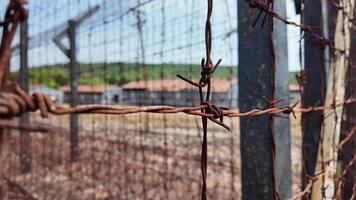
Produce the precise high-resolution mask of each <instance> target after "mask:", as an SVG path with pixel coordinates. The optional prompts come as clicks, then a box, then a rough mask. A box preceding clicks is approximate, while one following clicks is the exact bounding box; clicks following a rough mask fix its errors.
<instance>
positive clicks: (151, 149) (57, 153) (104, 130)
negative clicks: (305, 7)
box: [1, 113, 301, 199]
mask: <svg viewBox="0 0 356 200" xmlns="http://www.w3.org/2000/svg"><path fill="white" fill-rule="evenodd" d="M32 122H33V123H38V122H39V119H38V116H37V115H36V114H34V115H33V116H32ZM41 123H44V124H47V125H50V126H51V127H52V128H53V130H51V133H50V134H43V133H32V134H31V135H32V143H31V146H32V163H33V166H32V171H31V172H30V173H27V174H21V173H20V171H19V168H20V161H19V153H20V146H19V134H18V133H14V132H12V134H6V141H8V142H7V143H6V144H5V145H4V147H3V149H4V151H3V152H4V153H3V154H2V156H1V163H3V165H2V167H1V168H2V171H3V174H5V176H6V177H7V178H8V179H9V180H11V182H12V183H16V184H17V185H19V186H20V187H21V188H22V189H24V190H25V191H26V192H27V193H28V194H31V195H32V196H33V197H34V198H38V199H141V198H142V199H196V198H197V197H198V196H199V195H200V194H199V190H200V188H199V182H200V148H201V143H200V137H201V127H200V118H199V117H193V116H186V115H184V114H172V115H157V114H145V113H144V114H132V115H126V116H99V115H81V116H80V125H79V126H80V146H79V152H80V158H79V160H77V161H75V162H71V161H70V143H69V141H70V134H69V130H68V129H67V128H65V127H68V124H69V118H68V117H51V118H49V119H46V120H45V121H44V120H41ZM226 123H227V124H228V125H230V127H231V128H232V131H231V133H229V132H227V131H225V130H224V129H223V128H220V127H218V126H216V125H214V124H212V123H210V124H209V139H208V155H209V156H208V194H209V196H210V199H240V187H241V186H240V151H239V143H240V142H239V131H238V130H239V120H238V119H236V118H235V119H233V120H230V119H226ZM291 133H292V141H291V145H292V150H291V155H292V170H293V192H294V193H296V192H298V191H299V190H300V186H299V185H300V178H299V177H300V170H301V169H300V161H301V153H300V152H301V135H300V119H299V116H298V117H297V119H293V118H292V119H291Z"/></svg>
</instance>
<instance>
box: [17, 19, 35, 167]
mask: <svg viewBox="0 0 356 200" xmlns="http://www.w3.org/2000/svg"><path fill="white" fill-rule="evenodd" d="M20 87H21V88H22V90H23V91H25V92H26V93H28V92H29V73H28V22H27V20H25V21H23V22H22V23H21V24H20ZM20 121H21V124H28V123H29V115H28V113H25V114H23V115H22V116H21V118H20ZM20 162H21V165H20V168H21V169H20V170H21V172H22V173H27V172H30V171H31V168H32V164H31V162H32V156H31V135H30V133H29V132H28V131H25V130H22V131H21V136H20Z"/></svg>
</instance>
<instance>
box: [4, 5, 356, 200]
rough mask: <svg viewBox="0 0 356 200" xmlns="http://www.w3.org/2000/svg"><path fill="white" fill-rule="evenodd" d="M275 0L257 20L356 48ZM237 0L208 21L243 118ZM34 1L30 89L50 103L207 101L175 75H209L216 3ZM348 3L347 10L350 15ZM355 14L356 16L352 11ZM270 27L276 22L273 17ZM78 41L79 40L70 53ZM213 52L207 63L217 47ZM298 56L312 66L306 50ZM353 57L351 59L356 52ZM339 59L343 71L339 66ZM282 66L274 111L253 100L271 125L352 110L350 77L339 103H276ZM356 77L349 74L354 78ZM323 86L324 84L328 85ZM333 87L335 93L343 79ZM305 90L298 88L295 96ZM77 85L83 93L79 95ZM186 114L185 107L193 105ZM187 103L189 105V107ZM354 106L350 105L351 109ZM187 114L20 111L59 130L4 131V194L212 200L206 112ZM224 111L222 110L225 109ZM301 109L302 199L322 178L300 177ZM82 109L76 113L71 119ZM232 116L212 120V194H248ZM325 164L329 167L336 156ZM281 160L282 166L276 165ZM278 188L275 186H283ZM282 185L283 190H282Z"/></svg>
mask: <svg viewBox="0 0 356 200" xmlns="http://www.w3.org/2000/svg"><path fill="white" fill-rule="evenodd" d="M208 2H210V1H208ZM266 2H267V3H266ZM266 2H264V1H253V0H251V1H248V3H249V5H250V8H251V9H253V8H258V9H259V10H260V14H259V15H258V16H259V17H257V19H256V23H255V24H254V25H256V24H257V22H259V21H262V25H261V26H264V25H265V26H267V25H266V24H264V23H265V20H266V17H267V18H268V20H271V19H273V18H275V19H278V20H280V21H282V22H284V23H286V24H290V25H292V26H296V27H297V28H300V29H301V30H302V31H303V33H304V34H305V35H308V34H309V36H310V37H312V38H313V39H315V40H316V41H317V42H319V43H320V44H321V46H322V48H321V52H322V51H324V48H325V46H328V47H329V48H330V49H331V51H330V52H329V53H333V54H335V55H334V56H332V59H335V60H336V59H339V58H338V56H339V54H340V55H343V56H345V55H347V53H348V52H345V51H343V50H342V49H337V48H335V46H333V45H332V44H331V42H329V41H327V40H324V39H325V38H323V37H321V36H320V35H318V34H316V33H314V32H313V31H314V30H313V29H312V28H313V27H308V26H306V25H304V24H303V23H302V24H301V25H298V24H295V23H292V22H289V21H287V20H286V19H283V18H281V17H280V16H278V15H277V14H276V13H274V12H273V11H272V10H269V9H270V7H271V6H270V4H271V2H270V1H266ZM236 4H237V3H236V2H235V1H233V0H222V1H219V2H216V3H215V4H214V17H213V18H212V27H211V28H212V32H213V33H214V34H213V38H212V45H213V48H212V55H213V58H212V59H213V60H214V61H215V60H217V59H218V58H223V63H222V64H221V66H220V67H219V70H218V71H216V72H215V74H214V77H213V78H212V79H211V80H212V83H213V84H212V88H211V99H212V102H213V103H214V104H213V105H215V104H216V105H219V106H220V105H221V106H223V107H227V108H230V109H231V110H229V111H226V112H225V113H223V114H222V115H224V114H225V115H228V116H230V117H232V116H235V117H237V116H241V115H240V114H241V113H238V114H236V113H233V112H234V111H235V112H238V110H237V108H238V101H237V96H238V95H237V94H238V86H237V79H236V77H237V54H238V52H237V45H236V44H237V32H238V29H237V16H238V15H237V9H236V8H237V5H236ZM6 6H7V2H5V1H3V2H1V3H0V10H1V11H2V12H5V9H6ZM334 6H336V4H335V5H334ZM350 6H351V3H350ZM353 6H354V5H353ZM272 7H273V6H272ZM27 8H28V13H29V16H28V27H29V29H28V43H29V45H28V47H29V50H28V65H29V67H30V70H29V82H30V85H29V93H31V94H32V93H34V92H41V93H44V94H46V95H47V96H48V97H49V98H50V99H51V100H52V101H54V102H56V103H58V104H59V105H65V106H68V107H69V106H76V104H77V103H78V104H101V105H115V106H116V107H115V109H119V108H121V107H122V108H126V107H128V106H155V105H170V106H177V107H189V106H199V105H201V104H203V103H202V101H201V100H200V98H199V90H198V89H197V88H196V87H193V86H190V85H189V84H186V83H185V82H184V81H182V80H179V79H178V78H177V77H176V75H177V74H179V75H181V77H187V78H188V79H190V80H194V81H199V79H200V78H201V77H203V76H204V75H203V74H201V71H203V70H202V68H201V64H200V63H199V61H200V59H201V58H202V57H204V56H205V50H204V49H205V47H206V48H208V47H207V46H209V45H207V44H206V43H207V42H206V40H204V37H206V33H205V35H204V31H202V30H204V27H206V26H207V25H206V23H205V18H206V10H207V9H208V7H207V4H206V3H205V2H200V1H189V0H184V1H181V0H171V1H165V0H130V1H114V0H92V1H79V0H63V1H46V0H31V1H30V2H29V4H28V6H27ZM340 9H347V8H340ZM261 13H263V14H265V17H264V19H262V18H261V17H260V16H262V14H261ZM345 13H346V11H345ZM345 13H343V15H345V16H343V17H349V16H347V15H346V14H345ZM208 16H209V15H208ZM349 21H350V23H351V24H352V23H353V21H354V19H349ZM71 25H73V26H71ZM254 25H253V26H254ZM268 26H270V24H268ZM71 27H72V28H73V27H75V28H74V29H70V28H71ZM345 27H346V26H345ZM68 28H69V29H68ZM269 28H270V30H272V26H270V27H269ZM333 28H335V27H333ZM350 29H351V31H353V29H352V28H350ZM68 30H72V31H73V30H74V34H73V35H70V32H71V31H68ZM343 34H344V35H343V37H345V33H343ZM305 35H304V36H303V37H305ZM73 41H75V42H74V43H75V44H76V45H75V49H74V51H71V50H70V49H71V48H72V50H73V47H74V46H72V44H73ZM13 43H14V45H13V47H12V50H13V55H12V58H11V62H10V68H11V73H10V75H11V79H12V80H16V81H21V77H20V72H19V69H20V65H21V56H20V50H21V48H20V35H19V34H18V35H16V36H15V39H14V42H13ZM272 43H273V42H272ZM300 49H302V46H301V47H300ZM207 51H208V50H207ZM272 51H274V49H273V48H272ZM2 53H3V52H2ZM301 53H303V52H301ZM338 53H339V54H338ZM273 54H274V52H273ZM68 57H71V59H69V58H68ZM73 57H75V59H73ZM207 57H208V58H206V59H207V60H208V61H209V59H210V55H209V56H207ZM274 59H275V58H273V59H272V60H274ZM348 59H350V60H351V58H349V57H347V59H345V60H348ZM73 60H75V62H73ZM208 61H207V63H208ZM301 62H302V64H304V63H303V60H302V61H301ZM323 62H324V61H323ZM330 62H331V61H330ZM345 62H346V61H345ZM350 62H351V61H350ZM346 63H347V62H346ZM203 64H204V63H203ZM209 64H210V63H208V64H206V65H209ZM272 65H273V64H272ZM73 66H75V69H76V70H78V77H77V78H78V80H77V83H75V81H73V80H72V79H73V78H75V77H73V75H72V72H73V69H74V68H73ZM350 66H351V69H352V67H353V66H352V62H351V64H350ZM303 67H304V66H303ZM330 69H331V70H335V71H334V72H336V67H334V68H330ZM71 70H72V71H71ZM274 70H275V69H274V68H273V69H272V72H271V74H272V75H271V76H272V80H273V87H272V88H273V89H272V91H271V92H272V99H270V100H269V99H265V100H266V102H268V101H269V105H270V107H269V108H268V109H267V110H265V111H264V110H257V111H256V110H252V111H250V112H252V113H249V112H248V113H247V114H246V115H244V116H255V115H260V114H255V113H256V112H257V113H262V114H269V116H270V117H269V119H270V123H271V124H272V123H273V118H274V117H276V116H275V115H274V114H276V113H277V114H283V113H284V114H293V115H295V113H294V111H296V110H297V111H298V113H303V114H304V113H310V112H324V110H326V109H329V110H332V111H333V112H334V115H335V116H336V117H335V120H334V121H333V122H332V123H336V122H338V121H340V120H339V119H338V118H337V117H338V116H337V114H335V113H337V112H338V107H340V106H343V105H344V104H346V103H347V105H345V107H347V108H348V109H351V106H350V105H349V104H352V103H354V102H355V99H354V97H353V92H352V88H351V87H349V88H348V89H347V92H346V93H347V95H346V96H347V99H346V100H345V101H343V102H337V101H336V100H337V99H336V98H334V101H330V102H331V103H332V104H331V105H329V104H326V105H325V107H324V106H319V104H318V105H314V106H313V107H310V108H309V107H305V106H304V105H302V108H297V109H294V106H295V104H293V107H289V106H286V107H280V108H278V107H276V106H275V104H276V103H275V102H277V101H278V100H276V99H274V95H275V94H274V90H275V88H274V81H275V77H274V76H275V74H274ZM303 73H305V71H304V69H302V70H301V72H300V74H299V76H298V77H297V79H298V84H299V87H298V89H296V90H295V91H296V92H294V93H292V95H291V96H292V97H295V98H296V99H293V100H292V101H294V102H295V101H298V98H301V100H302V101H303V100H304V99H303V93H304V92H305V91H304V89H305V88H304V84H305V83H304V82H303ZM320 76H321V75H320ZM208 79H210V77H209V78H208ZM348 79H350V80H352V77H349V78H348ZM200 80H202V79H200ZM295 81H296V80H295ZM296 82H297V81H296ZM323 84H324V83H323ZM334 84H335V80H334ZM318 86H320V88H322V87H324V86H323V85H322V84H321V83H319V85H318ZM73 87H77V93H73V91H72V89H73ZM334 87H335V86H334ZM1 89H2V88H1ZM332 89H333V92H334V93H336V92H335V88H332ZM291 91H294V90H291ZM206 93H209V92H204V94H206ZM299 93H300V94H301V97H298V96H299ZM73 94H75V96H76V98H75V99H76V101H77V102H74V101H73V99H72V96H73ZM200 94H201V95H202V92H200ZM299 100H300V99H299ZM327 102H328V101H327ZM350 102H351V103H350ZM205 103H206V102H205ZM205 106H206V107H204V108H201V107H198V110H199V109H201V110H202V113H200V114H198V115H200V116H202V117H203V121H204V117H205V118H206V116H204V114H207V113H205V112H206V110H208V106H211V105H210V104H209V105H205ZM186 109H187V108H186ZM209 109H210V111H211V113H208V114H210V115H214V117H215V113H212V110H214V109H215V108H214V109H212V108H210V107H209ZM99 110H100V109H99ZM168 110H169V109H168ZM216 110H219V109H216ZM216 110H214V111H215V112H217V111H216ZM104 111H107V110H104ZM194 111H196V110H193V115H194ZM112 112H114V111H112ZM166 112H170V111H167V110H166ZM184 112H186V113H187V111H186V110H185V111H184ZM189 112H190V113H188V114H192V111H189ZM229 112H230V113H229ZM231 112H232V113H231ZM346 112H348V113H349V112H351V113H352V111H350V110H348V111H346ZM68 113H70V112H68ZM186 113H176V114H170V115H156V114H153V113H150V112H134V113H133V114H128V115H98V114H80V115H77V114H72V115H59V116H57V115H50V116H49V118H47V119H43V118H42V117H41V115H40V113H37V112H35V113H29V114H28V116H29V121H27V118H26V117H23V118H22V119H21V121H20V123H27V124H39V125H42V126H44V127H50V131H48V132H46V133H43V132H29V131H27V130H16V129H15V130H13V129H3V130H1V131H2V132H3V135H4V138H2V140H3V141H6V142H5V143H3V144H2V147H1V156H0V159H1V163H2V165H1V167H0V169H1V173H2V174H1V178H0V183H2V184H3V185H4V186H3V187H2V188H1V190H0V194H1V196H4V197H6V198H9V199H15V198H18V199H141V198H142V199H196V198H199V196H202V198H203V199H204V194H202V193H204V189H203V192H202V191H201V183H202V182H205V180H204V178H203V179H202V178H201V176H200V173H201V171H200V170H202V171H204V169H201V167H202V166H203V165H204V163H203V162H202V161H201V159H203V156H202V155H203V153H202V152H203V151H204V150H202V148H201V143H202V140H203V138H204V137H203V136H204V132H203V131H202V130H203V129H204V122H203V125H202V124H201V121H200V120H201V119H200V118H199V117H196V116H188V115H186ZM42 114H43V113H42ZM126 114H127V113H126ZM229 114H230V115H229ZM216 115H217V116H218V117H220V114H219V113H218V114H216ZM330 115H332V114H330ZM349 115H350V114H349ZM218 117H216V118H218ZM295 117H296V119H291V122H292V123H291V124H292V126H291V134H292V140H291V142H292V149H291V154H292V168H293V192H294V193H297V192H299V191H300V188H299V187H300V184H303V187H304V188H303V190H302V192H300V193H298V194H297V196H295V199H297V198H299V197H301V196H305V195H308V192H309V190H310V187H311V184H307V183H308V181H309V182H310V183H313V182H315V181H316V179H315V177H314V179H313V178H310V177H303V181H304V182H305V181H307V182H305V183H301V181H302V180H301V178H300V177H301V171H302V167H304V166H301V165H302V164H301V160H302V157H303V156H304V157H305V155H302V150H301V148H302V144H301V140H302V137H303V135H302V134H301V133H303V130H301V127H300V126H301V124H300V118H301V116H300V114H297V116H295ZM324 117H325V116H324ZM339 117H340V116H339ZM77 118H78V123H73V122H74V121H75V119H77ZM326 118H327V117H325V118H324V119H326ZM209 119H211V118H209ZM16 120H18V119H16ZM346 121H347V120H346ZM225 123H226V124H227V125H228V126H229V127H230V129H231V132H230V133H228V132H227V131H225V130H224V129H222V128H221V127H219V126H216V124H213V123H210V124H209V126H208V130H209V131H208V132H209V140H208V146H209V148H208V150H207V155H208V158H207V162H208V163H207V164H208V166H209V168H208V171H207V174H208V175H207V181H206V183H207V196H208V198H209V199H240V198H241V194H240V193H239V191H240V189H241V186H240V174H241V173H240V166H241V163H240V155H239V154H240V152H239V151H238V150H237V149H238V147H239V145H240V144H239V143H240V142H239V137H240V134H239V131H238V130H239V120H238V118H229V119H226V120H225ZM345 123H347V122H345ZM271 124H270V128H271V130H272V131H271V132H272V134H273V127H272V125H271ZM335 127H336V125H335ZM339 128H340V127H339ZM342 128H343V129H345V130H343V132H344V131H345V132H347V133H349V134H346V135H345V134H343V135H342V138H346V140H342V142H341V144H344V143H346V142H347V141H348V140H350V138H351V137H352V135H353V134H354V132H355V129H354V127H352V126H351V125H350V124H347V125H343V127H342ZM346 129H348V130H346ZM73 132H77V133H78V136H77V137H73ZM203 141H204V140H203ZM273 142H274V141H272V143H273ZM318 142H319V141H318ZM322 142H323V141H322V139H320V143H322ZM203 147H204V146H203ZM274 148H275V147H273V148H272V149H273V152H272V154H273V155H272V157H273V159H272V160H273V162H274V156H275V155H274V154H275V153H277V154H278V152H274ZM340 148H341V146H340ZM321 149H322V148H321ZM321 151H323V150H321ZM333 151H335V152H337V151H339V149H336V150H333ZM73 155H75V156H73ZM355 158H356V157H354V156H353V157H351V158H350V159H351V162H350V163H346V164H347V167H346V168H345V171H344V172H343V174H342V175H341V178H340V181H339V182H337V183H339V184H340V187H341V185H342V184H344V183H343V176H344V174H346V173H349V172H348V171H347V170H349V168H351V167H352V166H353V164H354V161H355ZM303 159H304V158H303ZM322 159H323V158H322ZM322 162H323V163H326V165H329V164H328V162H329V161H325V162H324V161H322ZM344 165H345V163H344ZM272 166H273V168H274V167H275V166H274V164H272ZM350 166H351V167H350ZM202 168H204V167H202ZM324 169H327V168H324V164H322V172H323V171H324ZM303 170H304V169H303ZM203 174H204V172H203ZM273 176H274V175H273ZM273 184H275V183H273ZM323 184H324V179H323ZM273 187H274V190H275V189H276V188H275V185H273ZM308 187H309V188H308ZM338 189H340V188H339V187H338V188H337V189H336V191H338ZM322 190H323V191H324V190H326V188H322ZM274 192H275V191H274ZM324 192H325V191H324ZM274 195H275V196H274V197H275V198H277V196H278V195H277V194H274ZM323 195H325V194H323Z"/></svg>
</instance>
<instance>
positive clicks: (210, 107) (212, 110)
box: [201, 101, 230, 131]
mask: <svg viewBox="0 0 356 200" xmlns="http://www.w3.org/2000/svg"><path fill="white" fill-rule="evenodd" d="M201 105H204V106H206V108H204V112H205V113H206V114H212V115H213V116H212V117H208V119H209V120H211V121H213V122H214V123H216V124H218V125H220V126H222V127H224V128H225V129H227V130H228V131H230V127H228V126H227V125H226V124H224V112H223V110H228V109H227V108H225V107H218V106H216V105H214V104H212V103H211V102H209V101H204V102H202V103H201Z"/></svg>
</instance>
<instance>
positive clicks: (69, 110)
mask: <svg viewBox="0 0 356 200" xmlns="http://www.w3.org/2000/svg"><path fill="white" fill-rule="evenodd" d="M12 87H13V89H14V93H12V92H0V116H2V117H6V118H12V117H18V116H21V115H22V114H24V113H27V112H35V111H40V113H41V116H42V117H44V118H47V117H48V116H49V114H53V115H67V114H111V115H126V114H134V113H144V112H146V113H161V114H174V113H185V114H188V115H194V116H201V117H207V118H209V119H210V120H211V121H213V122H216V123H217V124H219V125H222V126H223V127H225V128H226V129H228V130H229V127H227V126H226V125H224V124H223V123H221V122H220V121H217V120H216V119H220V118H221V116H225V117H252V116H260V115H266V114H272V115H275V116H278V114H285V115H290V114H292V115H293V116H294V117H296V116H295V114H296V113H310V112H317V111H323V110H332V109H335V108H336V107H339V106H343V105H348V104H354V103H356V98H351V99H347V100H345V101H343V102H337V103H336V104H331V105H324V106H312V107H305V108H297V105H298V103H295V104H294V105H292V106H282V107H278V106H273V107H270V108H267V109H257V108H256V109H252V110H250V111H247V112H239V111H237V110H229V109H227V108H223V107H220V109H219V108H217V107H216V106H215V105H213V104H211V103H203V104H202V105H200V106H190V107H174V106H166V105H158V106H142V107H138V106H113V105H102V104H92V105H80V106H77V107H65V106H60V105H56V104H55V103H54V102H53V101H52V100H51V99H50V98H49V97H48V96H47V95H45V94H43V93H34V94H33V95H32V96H29V95H27V94H26V93H25V92H24V91H23V90H21V89H20V87H19V86H17V85H13V86H12ZM201 110H208V111H207V112H202V111H201ZM280 117H283V116H280Z"/></svg>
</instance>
